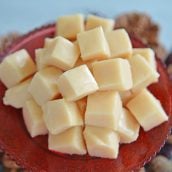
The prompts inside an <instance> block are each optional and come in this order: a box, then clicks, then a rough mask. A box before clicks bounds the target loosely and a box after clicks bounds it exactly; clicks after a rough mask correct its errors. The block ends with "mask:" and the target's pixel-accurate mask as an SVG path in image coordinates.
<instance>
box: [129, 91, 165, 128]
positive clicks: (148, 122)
mask: <svg viewBox="0 0 172 172" xmlns="http://www.w3.org/2000/svg"><path fill="white" fill-rule="evenodd" d="M127 108H128V109H129V110H130V111H131V112H132V114H133V115H134V116H135V118H136V119H137V121H138V122H139V123H140V125H141V126H142V127H143V129H144V130H145V131H148V130H150V129H152V128H154V127H156V126H158V125H160V124H162V123H163V122H165V121H167V120H168V116H167V115H166V113H165V111H164V110H163V107H162V106H161V104H160V102H159V100H158V99H156V98H155V97H154V96H153V95H152V94H151V93H150V92H149V91H148V90H146V89H143V90H142V91H140V93H139V94H137V95H136V96H135V97H134V98H133V99H132V100H130V101H129V102H128V104H127Z"/></svg>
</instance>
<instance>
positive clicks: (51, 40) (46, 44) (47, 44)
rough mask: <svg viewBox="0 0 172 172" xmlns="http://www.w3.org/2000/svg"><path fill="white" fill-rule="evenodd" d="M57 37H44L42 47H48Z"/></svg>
mask: <svg viewBox="0 0 172 172" xmlns="http://www.w3.org/2000/svg"><path fill="white" fill-rule="evenodd" d="M57 39H58V36H56V37H54V38H45V41H44V48H48V47H50V46H51V45H52V44H53V42H55V41H56V40H57Z"/></svg>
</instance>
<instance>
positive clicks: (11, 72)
mask: <svg viewBox="0 0 172 172" xmlns="http://www.w3.org/2000/svg"><path fill="white" fill-rule="evenodd" d="M35 72H36V66H35V64H34V62H33V60H32V59H31V57H30V55H29V54H28V53H27V51H26V50H24V49H22V50H19V51H17V52H15V53H13V54H11V55H8V56H7V57H5V59H4V60H3V61H2V63H1V64H0V80H1V81H2V82H3V83H4V85H5V86H6V87H7V88H10V87H13V86H14V85H16V84H18V83H19V82H21V81H23V80H24V79H26V78H27V77H29V76H30V75H32V74H34V73H35Z"/></svg>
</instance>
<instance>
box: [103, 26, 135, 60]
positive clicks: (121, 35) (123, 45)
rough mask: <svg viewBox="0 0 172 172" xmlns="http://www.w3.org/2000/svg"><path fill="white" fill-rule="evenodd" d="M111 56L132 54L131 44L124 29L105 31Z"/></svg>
mask: <svg viewBox="0 0 172 172" xmlns="http://www.w3.org/2000/svg"><path fill="white" fill-rule="evenodd" d="M106 39H107V41H108V44H109V48H110V52H111V57H112V58H114V57H121V58H128V57H130V56H131V55H132V44H131V41H130V38H129V35H128V33H127V32H126V31H125V29H117V30H113V31H109V32H106Z"/></svg>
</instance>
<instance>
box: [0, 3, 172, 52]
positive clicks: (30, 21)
mask: <svg viewBox="0 0 172 172" xmlns="http://www.w3.org/2000/svg"><path fill="white" fill-rule="evenodd" d="M171 7H172V0H164V1H158V0H142V1H141V0H130V1H129V0H118V1H117V0H0V35H2V34H4V33H7V32H9V31H19V32H22V33H25V32H28V31H29V30H31V29H33V28H35V27H39V26H41V25H43V24H45V23H49V22H52V21H54V20H56V18H57V17H58V16H60V15H64V14H72V13H76V12H82V13H85V14H87V13H89V12H100V13H102V14H105V15H107V16H108V17H114V16H116V15H119V14H121V13H123V12H130V11H140V12H146V13H148V14H149V15H150V16H152V18H153V20H154V21H156V22H157V23H159V24H160V26H161V35H160V39H161V41H162V42H163V44H165V46H166V47H167V48H168V49H170V48H172V10H171Z"/></svg>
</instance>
